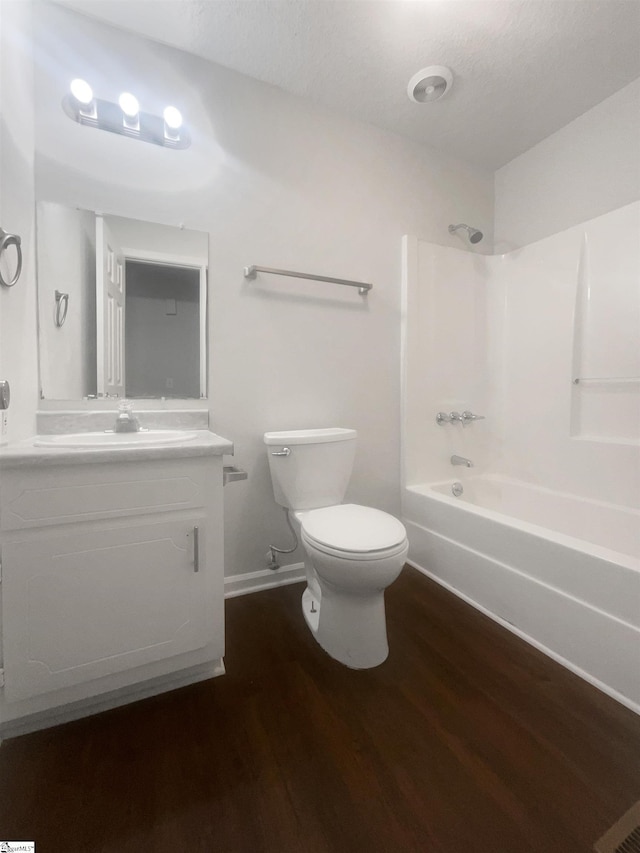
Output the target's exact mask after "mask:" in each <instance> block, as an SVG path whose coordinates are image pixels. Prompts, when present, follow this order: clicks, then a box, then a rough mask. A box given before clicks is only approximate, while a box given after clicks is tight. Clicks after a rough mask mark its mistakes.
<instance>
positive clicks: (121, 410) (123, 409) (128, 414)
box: [113, 400, 140, 432]
mask: <svg viewBox="0 0 640 853" xmlns="http://www.w3.org/2000/svg"><path fill="white" fill-rule="evenodd" d="M113 431H114V432H140V422H139V421H138V419H137V417H136V416H135V415H134V414H133V403H132V402H131V401H130V400H123V401H122V402H121V403H120V405H119V406H118V414H117V417H116V422H115V424H114V426H113Z"/></svg>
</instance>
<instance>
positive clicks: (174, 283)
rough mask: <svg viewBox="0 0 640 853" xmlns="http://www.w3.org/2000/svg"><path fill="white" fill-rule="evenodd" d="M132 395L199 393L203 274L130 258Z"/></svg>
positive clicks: (128, 374) (128, 380)
mask: <svg viewBox="0 0 640 853" xmlns="http://www.w3.org/2000/svg"><path fill="white" fill-rule="evenodd" d="M126 280H127V297H126V315H125V316H126V324H125V330H126V331H125V352H126V359H125V387H126V394H127V397H199V396H200V347H199V345H198V338H199V334H200V319H199V316H198V315H199V306H200V275H199V270H197V269H195V268H194V267H179V266H163V265H161V264H154V263H143V262H139V261H127V264H126Z"/></svg>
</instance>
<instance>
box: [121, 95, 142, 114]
mask: <svg viewBox="0 0 640 853" xmlns="http://www.w3.org/2000/svg"><path fill="white" fill-rule="evenodd" d="M118 103H119V104H120V109H121V110H122V112H123V113H124V114H125V115H126V116H127V118H135V117H136V116H137V115H138V113H139V112H140V104H139V103H138V99H137V98H136V97H135V96H134V95H132V94H131V93H130V92H123V93H122V94H121V95H120V97H119V98H118Z"/></svg>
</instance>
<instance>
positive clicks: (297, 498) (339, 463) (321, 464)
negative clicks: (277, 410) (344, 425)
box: [264, 427, 358, 510]
mask: <svg viewBox="0 0 640 853" xmlns="http://www.w3.org/2000/svg"><path fill="white" fill-rule="evenodd" d="M357 437H358V433H357V432H356V431H355V430H354V429H340V428H339V427H333V428H331V429H299V430H291V431H284V432H266V433H265V434H264V443H265V444H266V445H267V453H268V455H269V468H270V470H271V482H272V484H273V494H274V497H275V499H276V502H277V503H279V504H280V506H284V507H288V508H289V509H293V510H300V509H316V508H318V507H323V506H335V505H336V504H340V503H342V501H343V500H344V496H345V493H346V491H347V486H348V485H349V479H350V477H351V470H352V468H353V460H354V457H355V453H356V439H357ZM284 448H289V451H290V452H289V454H288V455H277V456H274V455H273V454H274V453H282V452H283V450H284Z"/></svg>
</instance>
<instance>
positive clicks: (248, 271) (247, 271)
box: [244, 265, 373, 295]
mask: <svg viewBox="0 0 640 853" xmlns="http://www.w3.org/2000/svg"><path fill="white" fill-rule="evenodd" d="M259 272H266V273H269V274H270V275H289V276H292V277H293V278H307V279H311V280H312V281H328V282H329V283H330V284H344V285H346V286H347V287H357V288H358V293H361V294H363V295H364V294H366V293H367V292H368V291H369V290H371V288H372V287H373V285H372V284H368V283H367V282H364V281H350V280H349V279H347V278H331V277H330V276H328V275H311V274H310V273H306V272H292V271H291V270H277V269H272V268H271V267H257V266H255V265H252V266H250V267H245V268H244V277H245V278H249V279H254V278H255V277H256V273H259Z"/></svg>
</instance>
